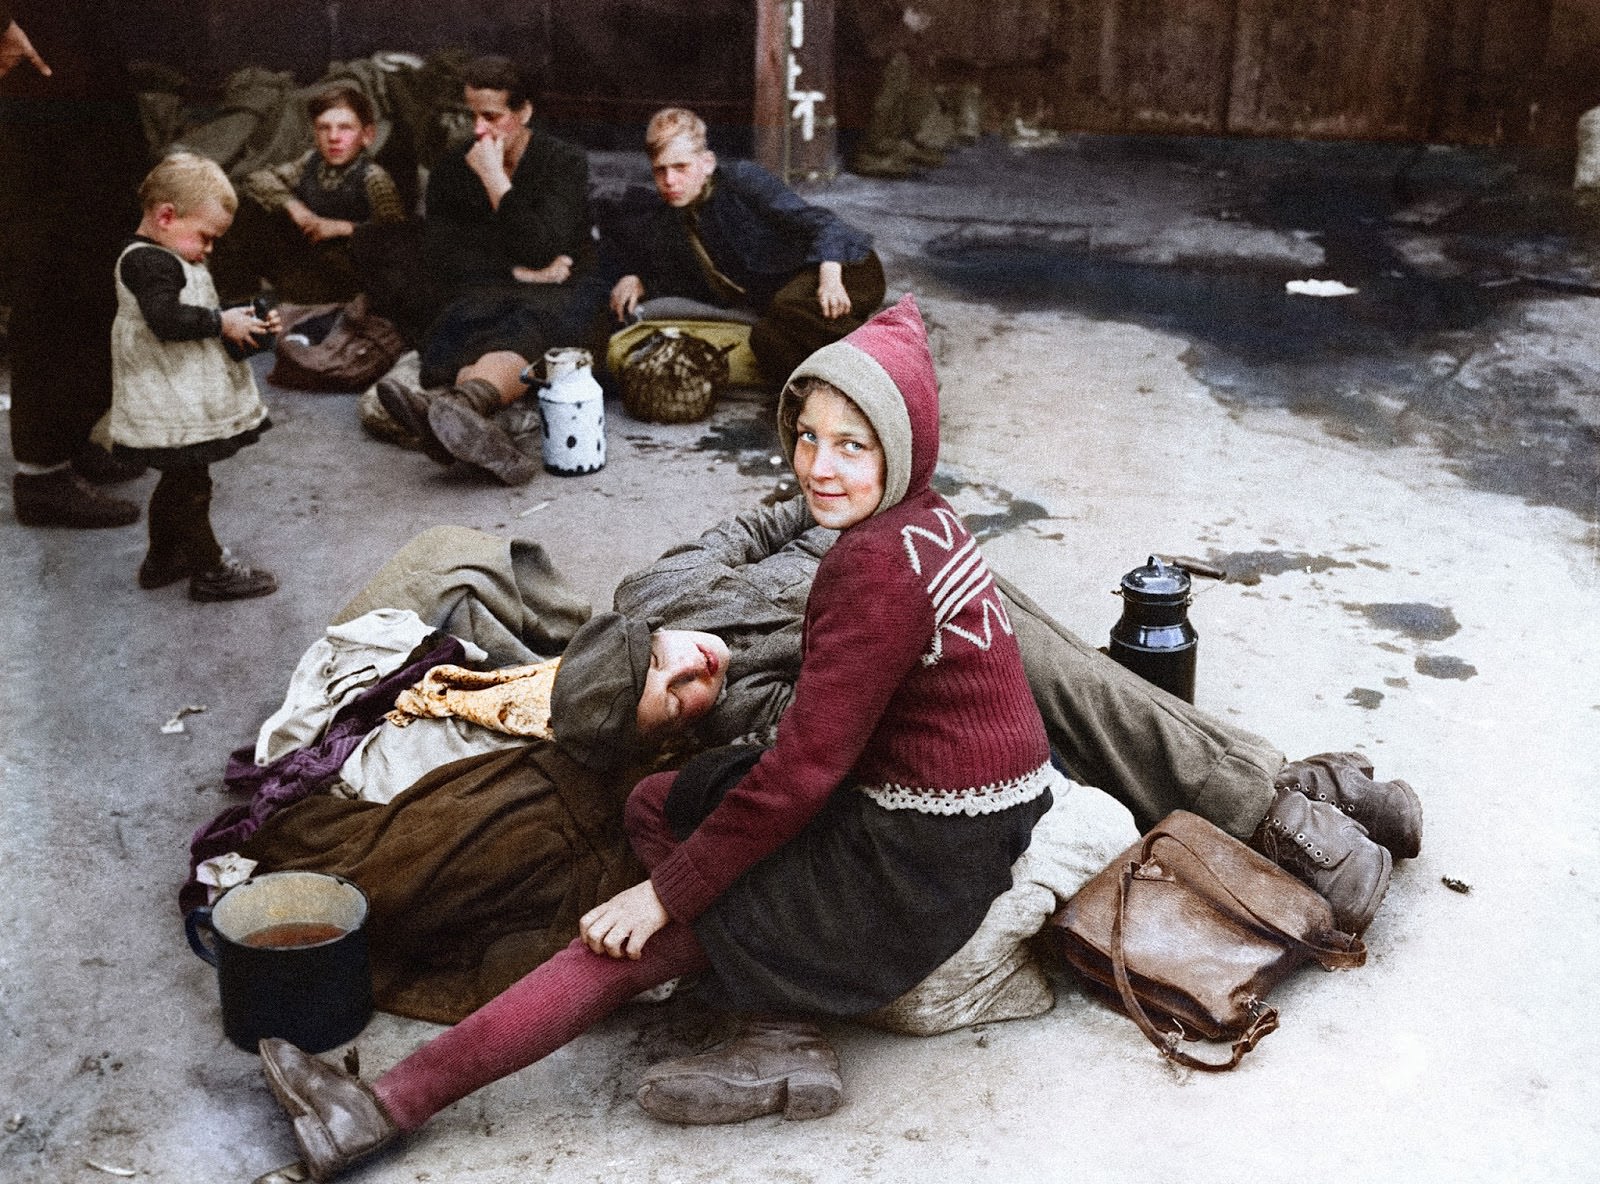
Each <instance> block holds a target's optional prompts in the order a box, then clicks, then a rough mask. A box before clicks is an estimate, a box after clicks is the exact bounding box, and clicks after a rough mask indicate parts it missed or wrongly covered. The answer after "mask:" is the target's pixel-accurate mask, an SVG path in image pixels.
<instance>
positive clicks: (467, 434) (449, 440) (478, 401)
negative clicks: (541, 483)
mask: <svg viewBox="0 0 1600 1184" xmlns="http://www.w3.org/2000/svg"><path fill="white" fill-rule="evenodd" d="M499 409H500V395H499V392H497V391H496V390H495V389H494V387H492V386H491V385H489V384H488V383H487V382H484V381H482V380H481V379H469V380H468V381H466V382H463V383H458V384H456V385H455V386H453V387H451V388H450V389H449V390H447V391H445V392H444V393H442V394H439V395H436V396H434V398H433V399H432V400H430V402H429V403H428V426H429V427H430V428H432V429H433V436H434V438H435V439H436V440H438V441H439V443H440V444H442V445H444V447H445V449H446V450H447V451H448V452H449V453H450V455H452V456H454V457H455V458H456V459H457V460H464V461H466V462H467V463H468V464H471V465H477V466H478V467H479V468H480V469H487V470H488V471H489V472H491V473H493V474H494V475H495V476H496V477H498V478H499V479H500V480H501V481H502V482H504V483H505V484H507V485H526V484H527V483H528V482H529V481H532V480H533V478H534V476H535V475H536V474H537V473H538V472H539V466H538V465H536V464H534V463H533V458H532V457H530V456H529V455H528V454H527V453H526V452H523V451H522V449H520V448H518V447H517V445H516V441H514V440H512V438H511V437H510V435H509V434H507V432H506V430H505V429H504V428H502V427H501V426H500V425H499V424H498V423H496V422H495V421H494V419H493V416H494V414H495V412H497V411H498V410H499Z"/></svg>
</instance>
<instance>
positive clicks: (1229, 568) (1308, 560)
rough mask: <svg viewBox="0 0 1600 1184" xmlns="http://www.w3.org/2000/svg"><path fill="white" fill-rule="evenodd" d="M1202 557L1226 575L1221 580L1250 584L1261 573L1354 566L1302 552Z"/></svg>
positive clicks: (1313, 571) (1212, 553) (1217, 553)
mask: <svg viewBox="0 0 1600 1184" xmlns="http://www.w3.org/2000/svg"><path fill="white" fill-rule="evenodd" d="M1206 558H1207V559H1208V560H1209V561H1210V562H1211V564H1212V565H1213V566H1215V567H1218V568H1220V569H1222V571H1224V572H1225V573H1227V574H1226V576H1225V579H1224V582H1226V583H1229V584H1244V585H1246V586H1247V587H1254V586H1255V585H1256V584H1259V583H1260V582H1261V577H1262V576H1281V575H1283V574H1284V573H1286V572H1291V571H1303V572H1308V573H1311V574H1320V573H1322V572H1325V571H1330V570H1332V569H1334V568H1337V567H1354V566H1355V564H1354V563H1350V562H1349V561H1347V560H1344V559H1333V558H1330V557H1329V556H1327V555H1312V554H1309V553H1308V552H1305V551H1207V552H1206Z"/></svg>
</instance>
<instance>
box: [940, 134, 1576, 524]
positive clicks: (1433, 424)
mask: <svg viewBox="0 0 1600 1184" xmlns="http://www.w3.org/2000/svg"><path fill="white" fill-rule="evenodd" d="M1352 162H1354V163H1352ZM1255 163H1256V164H1259V163H1260V162H1255ZM1413 163H1414V162H1413ZM1408 167H1411V166H1408V165H1407V164H1406V163H1405V162H1404V160H1403V159H1402V158H1399V157H1393V158H1390V159H1389V160H1387V161H1380V160H1377V159H1376V158H1374V159H1373V160H1365V161H1355V158H1353V157H1352V158H1351V159H1349V160H1344V159H1340V158H1337V157H1333V156H1329V157H1327V158H1325V159H1324V158H1317V160H1316V161H1314V162H1313V163H1312V164H1311V166H1310V167H1307V168H1300V169H1289V170H1286V171H1287V175H1277V176H1262V177H1258V178H1257V179H1256V180H1255V181H1254V182H1253V183H1251V184H1244V185H1241V186H1240V192H1239V201H1238V202H1237V203H1236V204H1237V207H1238V208H1237V209H1230V210H1228V211H1226V212H1225V214H1219V215H1218V217H1219V219H1221V220H1228V221H1231V220H1243V221H1247V222H1249V223H1252V224H1255V225H1259V226H1262V227H1269V228H1273V229H1277V230H1286V231H1291V232H1293V233H1294V234H1295V235H1297V236H1299V237H1301V238H1303V239H1305V240H1306V241H1310V242H1315V243H1316V244H1318V245H1319V246H1320V247H1321V249H1322V252H1323V256H1324V262H1323V263H1322V264H1321V265H1319V266H1316V267H1304V266H1298V267H1297V266H1292V265H1288V264H1283V263H1275V262H1274V263H1269V262H1266V261H1258V262H1252V261H1250V260H1246V259H1238V260H1226V259H1224V260H1218V261H1216V262H1212V263H1205V264H1196V263H1194V262H1193V261H1185V262H1180V263H1174V264H1162V263H1152V262H1146V261H1144V260H1141V259H1138V258H1134V257H1131V256H1132V253H1133V252H1134V251H1136V250H1137V249H1138V247H1137V246H1128V245H1117V246H1112V247H1107V248H1101V247H1098V246H1096V244H1095V243H1094V241H1093V239H1094V228H1092V227H1088V228H1085V227H1081V226H1074V225H1069V224H1061V225H1057V226H1039V225H1025V224H1013V225H1006V224H1004V223H999V222H991V223H987V224H979V223H974V224H969V225H965V226H962V227H960V228H958V229H956V230H953V231H951V232H949V233H946V234H944V235H941V236H939V237H936V238H934V239H932V240H931V241H930V242H929V243H928V244H927V245H926V247H925V248H924V250H925V256H924V260H923V261H922V263H921V264H920V268H921V269H922V270H925V271H926V272H927V273H929V274H930V275H931V276H932V277H933V278H935V279H937V280H939V281H941V282H943V283H945V284H948V285H950V286H951V287H953V288H956V289H958V290H961V291H964V292H967V293H970V294H971V295H973V296H975V297H977V298H978V299H981V300H984V301H986V302H988V303H991V304H993V305H995V306H996V307H998V308H1000V309H1002V310H1034V309H1049V308H1064V309H1073V310H1076V311H1079V312H1082V313H1084V314H1086V315H1088V316H1091V317H1094V318H1096V319H1100V320H1111V321H1122V322H1131V323H1134V324H1142V325H1146V326H1149V327H1151V328H1154V329H1157V330H1161V331H1164V332H1169V333H1175V334H1178V335H1181V336H1183V337H1185V338H1187V339H1188V340H1189V341H1190V342H1192V343H1193V344H1192V348H1191V349H1189V350H1188V351H1186V353H1185V355H1184V359H1183V360H1184V361H1185V363H1186V364H1187V365H1188V366H1189V368H1190V370H1191V372H1192V373H1193V374H1194V375H1195V377H1196V378H1198V379H1199V380H1200V381H1201V382H1203V383H1205V384H1206V385H1207V386H1208V387H1209V388H1210V390H1211V393H1212V395H1213V397H1214V398H1216V399H1217V400H1218V401H1219V402H1221V403H1222V404H1224V405H1225V406H1229V407H1239V408H1259V407H1281V408H1285V409H1288V410H1290V411H1292V412H1294V413H1295V414H1297V415H1302V416H1305V417H1307V418H1310V419H1313V420H1316V421H1318V422H1319V423H1320V424H1321V425H1322V426H1323V428H1324V430H1326V431H1327V432H1328V433H1329V434H1330V435H1334V436H1336V437H1339V438H1341V439H1347V440H1350V441H1353V442H1355V443H1359V444H1361V445H1363V446H1366V447H1373V448H1387V447H1393V446H1397V445H1406V444H1417V443H1422V444H1427V445H1430V446H1432V447H1433V448H1435V449H1436V450H1437V451H1438V453H1439V454H1440V455H1441V456H1442V457H1443V459H1444V462H1445V467H1446V468H1447V469H1449V470H1450V471H1452V472H1454V473H1456V474H1457V475H1459V476H1460V477H1461V478H1463V479H1464V480H1465V481H1467V482H1469V483H1471V484H1472V485H1473V486H1475V487H1477V488H1480V489H1485V490H1490V491H1493V492H1498V493H1505V494H1510V495H1512V496H1516V497H1520V498H1522V499H1524V500H1526V501H1528V502H1530V503H1532V504H1535V505H1552V506H1560V507H1563V508H1566V509H1568V510H1571V511H1573V512H1574V513H1577V514H1580V515H1582V516H1584V517H1585V518H1588V517H1590V516H1592V514H1593V512H1594V506H1595V503H1596V500H1597V493H1600V476H1597V474H1596V473H1595V471H1594V466H1593V465H1592V463H1588V460H1587V458H1592V457H1593V456H1594V455H1595V454H1596V452H1597V451H1600V428H1597V427H1596V426H1595V425H1593V424H1589V423H1585V422H1584V418H1583V417H1581V416H1580V415H1578V414H1577V413H1576V412H1575V411H1574V410H1573V409H1572V407H1571V406H1570V395H1571V380H1570V376H1565V375H1562V374H1559V373H1554V372H1539V373H1535V374H1532V375H1530V374H1528V373H1526V372H1524V371H1520V370H1518V369H1516V367H1515V359H1514V358H1511V357H1500V356H1497V354H1496V344H1497V341H1496V338H1497V335H1498V334H1500V333H1502V332H1503V331H1505V330H1507V329H1508V328H1509V329H1514V328H1515V327H1516V325H1517V323H1518V321H1519V319H1520V317H1521V315H1522V313H1521V308H1522V302H1523V301H1525V300H1526V299H1528V298H1529V297H1530V295H1533V296H1537V295H1540V294H1541V293H1543V294H1544V295H1545V296H1549V295H1550V285H1549V284H1538V283H1535V282H1534V281H1533V280H1528V279H1526V278H1522V277H1520V276H1519V273H1518V272H1517V271H1516V270H1515V266H1514V264H1513V263H1511V262H1508V261H1510V260H1515V259H1518V258H1540V257H1545V256H1551V257H1557V258H1558V257H1561V255H1562V252H1564V251H1565V252H1569V253H1570V251H1571V250H1572V248H1573V245H1574V244H1575V243H1577V242H1578V241H1579V240H1578V238H1577V230H1576V229H1575V228H1574V227H1570V226H1566V225H1557V226H1556V228H1555V229H1554V230H1553V231H1552V229H1551V227H1550V225H1549V224H1548V220H1547V223H1546V224H1545V225H1543V226H1540V225H1538V224H1537V223H1538V220H1537V218H1535V217H1534V214H1535V213H1537V212H1538V211H1529V210H1524V209H1519V208H1517V207H1516V203H1515V200H1514V199H1515V196H1516V195H1513V197H1511V198H1507V197H1504V196H1503V195H1496V194H1494V193H1492V192H1490V191H1489V190H1488V189H1481V190H1480V191H1479V192H1476V193H1470V192H1468V193H1466V196H1465V197H1463V206H1464V211H1465V212H1462V210H1461V209H1458V211H1457V212H1456V213H1455V214H1453V215H1452V218H1453V219H1455V221H1456V222H1457V223H1459V224H1461V225H1462V227H1463V230H1464V233H1463V234H1462V235H1460V236H1459V238H1460V242H1459V245H1458V249H1457V256H1458V257H1451V258H1450V264H1451V266H1453V267H1454V268H1456V269H1457V270H1458V271H1459V274H1446V273H1448V272H1449V271H1450V270H1451V267H1448V266H1447V267H1445V268H1434V269H1431V270H1433V271H1437V272H1440V274H1425V273H1424V272H1423V271H1421V270H1419V269H1418V268H1416V267H1413V266H1412V265H1411V264H1409V263H1408V262H1407V261H1406V260H1405V259H1404V258H1402V257H1401V255H1400V254H1399V253H1398V251H1397V249H1396V242H1397V241H1398V240H1399V239H1400V238H1401V237H1403V235H1404V234H1405V233H1406V231H1405V229H1404V228H1403V227H1402V226H1400V225H1399V224H1398V223H1397V222H1396V221H1395V220H1394V218H1393V217H1392V216H1393V215H1394V214H1396V212H1397V211H1398V210H1399V209H1400V207H1401V206H1402V205H1404V204H1405V203H1406V202H1407V201H1409V200H1410V199H1411V197H1412V193H1411V192H1410V191H1409V190H1408V187H1407V181H1408V177H1407V174H1406V170H1407V168H1408ZM1280 171H1284V170H1280ZM1457 181H1458V182H1459V183H1460V184H1461V185H1462V188H1463V190H1464V191H1467V190H1470V189H1471V188H1472V187H1473V186H1475V185H1476V186H1485V185H1487V184H1488V182H1487V181H1486V180H1485V178H1483V177H1476V178H1470V179H1468V180H1466V181H1464V182H1462V181H1459V179H1457ZM1452 183H1457V182H1452ZM1468 197H1470V198H1471V199H1472V200H1470V201H1468V200H1467V198H1468ZM1496 200H1499V201H1500V206H1499V207H1496V206H1495V202H1496ZM1474 203H1475V204H1474ZM1486 210H1487V211H1489V212H1487V213H1486V212H1485V211H1486ZM1508 210H1509V211H1510V212H1509V213H1508V212H1507V211H1508ZM1544 213H1545V214H1546V216H1547V219H1548V218H1554V217H1555V214H1553V213H1552V212H1551V211H1545V212H1544ZM1474 220H1475V221H1474ZM1480 224H1481V225H1480ZM1429 229H1430V231H1437V232H1439V233H1440V234H1444V233H1445V232H1446V231H1448V229H1449V224H1448V223H1446V224H1443V225H1440V226H1438V227H1430V228H1429ZM1447 255H1448V252H1447ZM1508 273H1509V274H1508ZM1309 278H1319V279H1320V278H1330V279H1338V280H1341V281H1343V282H1344V283H1346V284H1348V285H1350V286H1351V287H1354V288H1355V289H1357V290H1356V292H1355V293H1354V294H1353V295H1349V296H1344V297H1335V298H1315V297H1304V296H1292V295H1289V294H1288V293H1287V292H1286V291H1285V288H1284V284H1285V282H1286V281H1287V280H1290V279H1309ZM1536 278H1537V277H1535V279H1536ZM1581 287H1582V285H1579V288H1581ZM1575 290H1577V289H1575Z"/></svg>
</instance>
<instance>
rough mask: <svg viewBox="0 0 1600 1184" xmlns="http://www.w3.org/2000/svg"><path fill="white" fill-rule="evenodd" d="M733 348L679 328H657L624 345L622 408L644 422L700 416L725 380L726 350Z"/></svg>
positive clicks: (690, 419)
mask: <svg viewBox="0 0 1600 1184" xmlns="http://www.w3.org/2000/svg"><path fill="white" fill-rule="evenodd" d="M733 348H734V347H733V346H727V347H721V346H717V345H715V344H713V343H712V342H709V341H707V340H706V339H705V338H703V337H696V336H695V335H694V334H693V333H685V332H684V331H683V330H681V329H673V328H667V329H658V330H657V331H656V332H654V333H652V334H650V336H648V337H646V338H645V339H644V340H643V341H641V342H640V343H639V344H638V345H636V346H634V348H633V349H631V350H629V351H628V356H627V357H626V358H625V359H624V361H623V364H622V406H623V409H624V410H626V411H627V413H628V414H629V415H631V416H633V418H634V419H642V420H645V421H647V422H649V423H693V422H694V421H695V420H697V419H704V418H705V417H706V416H707V415H710V414H711V406H712V404H713V403H714V402H716V398H717V395H718V394H720V393H721V391H722V389H723V387H725V386H727V384H728V354H729V353H731V352H732V351H733Z"/></svg>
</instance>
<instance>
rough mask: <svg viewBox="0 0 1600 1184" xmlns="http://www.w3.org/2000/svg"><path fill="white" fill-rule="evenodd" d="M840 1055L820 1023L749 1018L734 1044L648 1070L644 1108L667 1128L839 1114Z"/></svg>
mask: <svg viewBox="0 0 1600 1184" xmlns="http://www.w3.org/2000/svg"><path fill="white" fill-rule="evenodd" d="M843 1096H844V1086H843V1083H842V1082H841V1081H840V1079H839V1055H838V1054H837V1053H836V1052H834V1051H833V1046H832V1045H830V1044H829V1043H828V1042H827V1040H825V1039H824V1038H823V1035H822V1031H821V1029H819V1028H818V1027H817V1026H816V1025H815V1024H811V1023H806V1022H804V1021H801V1020H790V1019H780V1018H775V1017H756V1018H750V1019H746V1020H745V1021H744V1022H743V1024H742V1027H741V1030H740V1032H739V1034H738V1035H737V1036H735V1037H734V1039H732V1040H729V1041H728V1042H727V1043H725V1044H721V1045H718V1046H717V1047H716V1048H713V1049H712V1050H711V1051H710V1052H703V1053H701V1054H700V1055H698V1056H692V1057H681V1058H679V1059H678V1060H675V1061H663V1062H662V1063H661V1064H659V1065H652V1066H651V1067H650V1068H649V1069H647V1070H645V1074H644V1079H643V1081H642V1082H641V1083H640V1085H639V1105H640V1106H642V1107H644V1110H645V1112H646V1113H648V1114H649V1115H651V1116H652V1117H654V1118H659V1119H661V1120H662V1121H664V1122H679V1123H686V1124H692V1125H703V1124H709V1123H720V1122H743V1121H745V1120H746V1119H748V1118H756V1117H758V1116H759V1115H762V1114H777V1113H779V1112H780V1111H781V1112H782V1114H783V1116H784V1117H785V1118H788V1119H793V1120H800V1119H807V1118H821V1117H823V1116H824V1115H828V1114H832V1113H833V1112H834V1111H835V1110H837V1109H838V1108H839V1102H840V1100H841V1099H842V1098H843Z"/></svg>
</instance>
